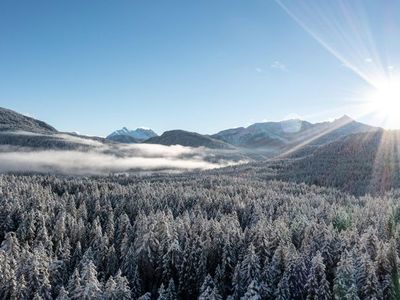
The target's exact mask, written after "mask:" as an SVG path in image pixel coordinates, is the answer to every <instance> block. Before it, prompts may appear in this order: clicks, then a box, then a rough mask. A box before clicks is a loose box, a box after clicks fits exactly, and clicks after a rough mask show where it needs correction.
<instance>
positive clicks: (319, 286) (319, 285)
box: [305, 251, 330, 300]
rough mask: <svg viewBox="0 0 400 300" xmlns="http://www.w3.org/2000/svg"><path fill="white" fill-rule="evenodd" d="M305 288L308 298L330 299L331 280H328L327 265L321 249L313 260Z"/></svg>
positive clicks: (312, 299)
mask: <svg viewBox="0 0 400 300" xmlns="http://www.w3.org/2000/svg"><path fill="white" fill-rule="evenodd" d="M305 288H306V290H307V300H328V299H330V291H329V282H328V281H327V280H326V275H325V265H324V262H323V258H322V256H321V253H320V252H319V251H317V254H316V255H315V256H314V258H313V259H312V261H311V269H310V274H309V276H308V280H307V285H306V287H305Z"/></svg>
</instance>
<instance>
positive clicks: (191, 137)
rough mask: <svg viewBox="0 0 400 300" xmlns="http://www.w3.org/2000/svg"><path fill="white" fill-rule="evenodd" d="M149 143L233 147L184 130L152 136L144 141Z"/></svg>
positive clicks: (213, 147) (212, 147)
mask: <svg viewBox="0 0 400 300" xmlns="http://www.w3.org/2000/svg"><path fill="white" fill-rule="evenodd" d="M145 143H149V144H161V145H182V146H188V147H206V148H211V149H233V148H234V147H233V146H231V145H229V144H227V143H225V142H223V141H219V140H216V139H214V138H212V137H209V136H207V135H202V134H199V133H196V132H189V131H184V130H170V131H166V132H164V133H163V134H162V135H161V136H157V137H152V138H150V139H148V140H147V141H145Z"/></svg>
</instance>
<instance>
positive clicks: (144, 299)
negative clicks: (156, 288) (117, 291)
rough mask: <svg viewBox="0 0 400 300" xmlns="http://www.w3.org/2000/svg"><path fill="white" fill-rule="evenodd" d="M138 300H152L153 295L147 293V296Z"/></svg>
mask: <svg viewBox="0 0 400 300" xmlns="http://www.w3.org/2000/svg"><path fill="white" fill-rule="evenodd" d="M137 300H151V293H146V294H144V295H142V296H140V297H139V298H137Z"/></svg>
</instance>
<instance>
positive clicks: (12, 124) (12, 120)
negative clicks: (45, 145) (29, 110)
mask: <svg viewBox="0 0 400 300" xmlns="http://www.w3.org/2000/svg"><path fill="white" fill-rule="evenodd" d="M0 131H3V132H4V131H14V132H15V131H28V132H33V133H56V132H57V130H56V129H55V128H54V127H52V126H50V125H48V124H46V123H45V122H43V121H39V120H36V119H34V118H30V117H27V116H24V115H22V114H19V113H17V112H15V111H12V110H10V109H6V108H2V107H0Z"/></svg>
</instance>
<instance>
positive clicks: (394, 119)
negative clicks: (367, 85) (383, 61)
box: [367, 77, 400, 129]
mask: <svg viewBox="0 0 400 300" xmlns="http://www.w3.org/2000/svg"><path fill="white" fill-rule="evenodd" d="M367 106H368V110H369V111H370V112H371V113H372V114H374V116H375V117H376V118H379V119H380V121H381V122H383V124H384V127H385V128H389V129H399V128H400V77H399V78H391V79H387V80H385V81H383V82H380V83H379V84H376V85H375V87H374V89H373V90H372V91H370V92H369V93H368V95H367Z"/></svg>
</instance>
